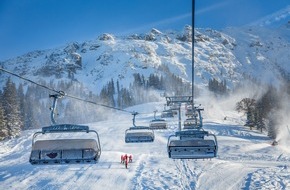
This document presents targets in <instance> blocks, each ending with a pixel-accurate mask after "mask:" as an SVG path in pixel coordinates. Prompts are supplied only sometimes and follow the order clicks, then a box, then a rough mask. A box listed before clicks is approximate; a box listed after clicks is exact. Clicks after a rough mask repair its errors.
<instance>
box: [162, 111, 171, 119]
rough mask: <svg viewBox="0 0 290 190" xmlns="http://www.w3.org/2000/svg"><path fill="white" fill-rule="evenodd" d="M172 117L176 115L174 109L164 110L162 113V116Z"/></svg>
mask: <svg viewBox="0 0 290 190" xmlns="http://www.w3.org/2000/svg"><path fill="white" fill-rule="evenodd" d="M172 117H174V114H173V111H172V110H164V111H162V113H161V118H172Z"/></svg>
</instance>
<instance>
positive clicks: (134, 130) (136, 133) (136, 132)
mask: <svg viewBox="0 0 290 190" xmlns="http://www.w3.org/2000/svg"><path fill="white" fill-rule="evenodd" d="M153 141H154V132H153V131H152V130H151V129H150V128H149V127H140V126H136V127H130V128H129V129H127V130H126V132H125V142H126V143H142V142H153Z"/></svg>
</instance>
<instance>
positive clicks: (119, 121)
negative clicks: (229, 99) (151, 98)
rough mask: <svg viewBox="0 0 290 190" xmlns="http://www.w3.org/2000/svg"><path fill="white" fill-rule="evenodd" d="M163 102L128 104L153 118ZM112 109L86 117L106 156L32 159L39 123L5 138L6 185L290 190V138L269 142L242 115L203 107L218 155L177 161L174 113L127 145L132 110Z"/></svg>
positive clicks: (143, 118)
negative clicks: (150, 135)
mask: <svg viewBox="0 0 290 190" xmlns="http://www.w3.org/2000/svg"><path fill="white" fill-rule="evenodd" d="M163 105H164V102H155V103H148V104H142V105H138V106H134V107H131V108H128V109H126V110H129V111H137V112H140V113H143V114H140V115H138V116H137V117H136V124H140V125H149V122H150V121H151V120H152V119H153V115H154V114H153V111H154V110H156V109H157V110H161V111H162V109H163ZM115 113H116V114H115V115H113V116H112V118H111V119H109V120H106V121H100V122H96V123H90V124H88V125H89V127H90V128H91V129H94V130H96V131H97V132H98V133H99V136H100V141H101V147H102V155H101V157H100V160H99V162H98V163H97V164H70V165H31V164H30V163H29V156H30V151H31V141H32V136H33V134H34V133H35V132H36V131H39V130H40V129H38V130H28V131H24V132H23V133H22V135H21V136H20V137H19V138H14V139H10V140H6V141H3V142H0V187H1V189H5V190H10V189H13V190H14V189H15V190H17V189H22V190H25V189H29V190H33V189H35V190H36V189H37V190H39V189H59V190H74V189H76V190H77V189H86V190H90V189H91V190H94V189H125V190H127V189H128V190H129V189H130V190H131V189H146V190H147V189H152V190H153V189H154V190H155V189H170V190H174V189H176V190H180V189H184V190H189V189H201V190H204V189H215V190H225V189H227V190H229V189H243V190H248V189H276V190H277V189H290V150H289V147H287V146H286V144H287V142H284V144H283V142H281V143H279V145H278V146H271V143H272V140H271V139H269V138H268V137H267V135H265V134H261V133H260V132H258V131H254V130H253V131H250V130H249V129H248V128H246V127H244V126H243V123H244V120H243V117H242V116H241V114H238V113H236V112H234V111H221V110H220V109H219V110H217V109H215V107H211V106H206V107H205V111H204V113H203V118H204V129H205V130H206V131H209V132H211V133H213V134H215V135H216V136H217V139H218V146H219V150H218V156H217V157H216V158H213V159H211V160H173V159H170V158H168V154H167V147H166V146H167V138H168V136H169V135H171V134H174V132H175V131H176V130H178V121H177V117H175V118H172V119H167V122H168V129H166V130H156V131H155V141H154V142H153V143H127V144H126V143H125V141H124V135H125V130H126V129H128V128H129V127H131V126H132V115H130V114H128V113H123V112H118V111H116V112H115ZM157 115H158V114H157ZM225 116H226V120H225ZM183 118H184V117H183ZM288 143H289V141H288ZM123 154H132V155H133V163H129V166H128V169H125V166H124V165H123V164H121V163H120V157H121V155H123Z"/></svg>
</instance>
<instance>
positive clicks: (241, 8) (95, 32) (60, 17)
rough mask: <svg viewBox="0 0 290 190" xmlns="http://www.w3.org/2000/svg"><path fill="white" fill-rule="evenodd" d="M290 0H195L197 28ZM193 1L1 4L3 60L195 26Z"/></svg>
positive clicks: (254, 15)
mask: <svg viewBox="0 0 290 190" xmlns="http://www.w3.org/2000/svg"><path fill="white" fill-rule="evenodd" d="M288 2H289V1H288V0H196V6H195V10H196V13H195V25H196V27H202V28H204V27H209V28H214V29H218V30H219V29H222V28H224V27H227V26H241V25H244V24H247V23H250V22H253V21H255V20H257V19H259V18H261V17H263V16H266V15H268V14H271V13H273V12H275V11H278V10H280V9H282V8H285V6H287V4H288ZM191 14H192V0H1V1H0V43H1V45H0V61H1V60H2V61H3V60H5V59H8V58H13V57H15V56H18V55H22V54H24V53H27V52H29V51H33V50H42V49H49V48H54V47H58V46H61V45H65V44H67V43H69V42H72V41H76V42H83V41H86V40H91V39H95V38H97V36H99V35H100V34H102V33H112V34H114V35H126V34H133V33H142V32H143V33H144V32H148V31H150V29H151V28H153V27H154V28H157V29H159V30H161V31H162V30H166V29H174V30H182V29H183V27H184V26H185V25H186V24H191Z"/></svg>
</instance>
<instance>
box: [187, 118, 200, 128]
mask: <svg viewBox="0 0 290 190" xmlns="http://www.w3.org/2000/svg"><path fill="white" fill-rule="evenodd" d="M200 128H201V126H200V123H199V122H198V121H197V118H187V119H186V120H185V121H184V122H183V129H200Z"/></svg>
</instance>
